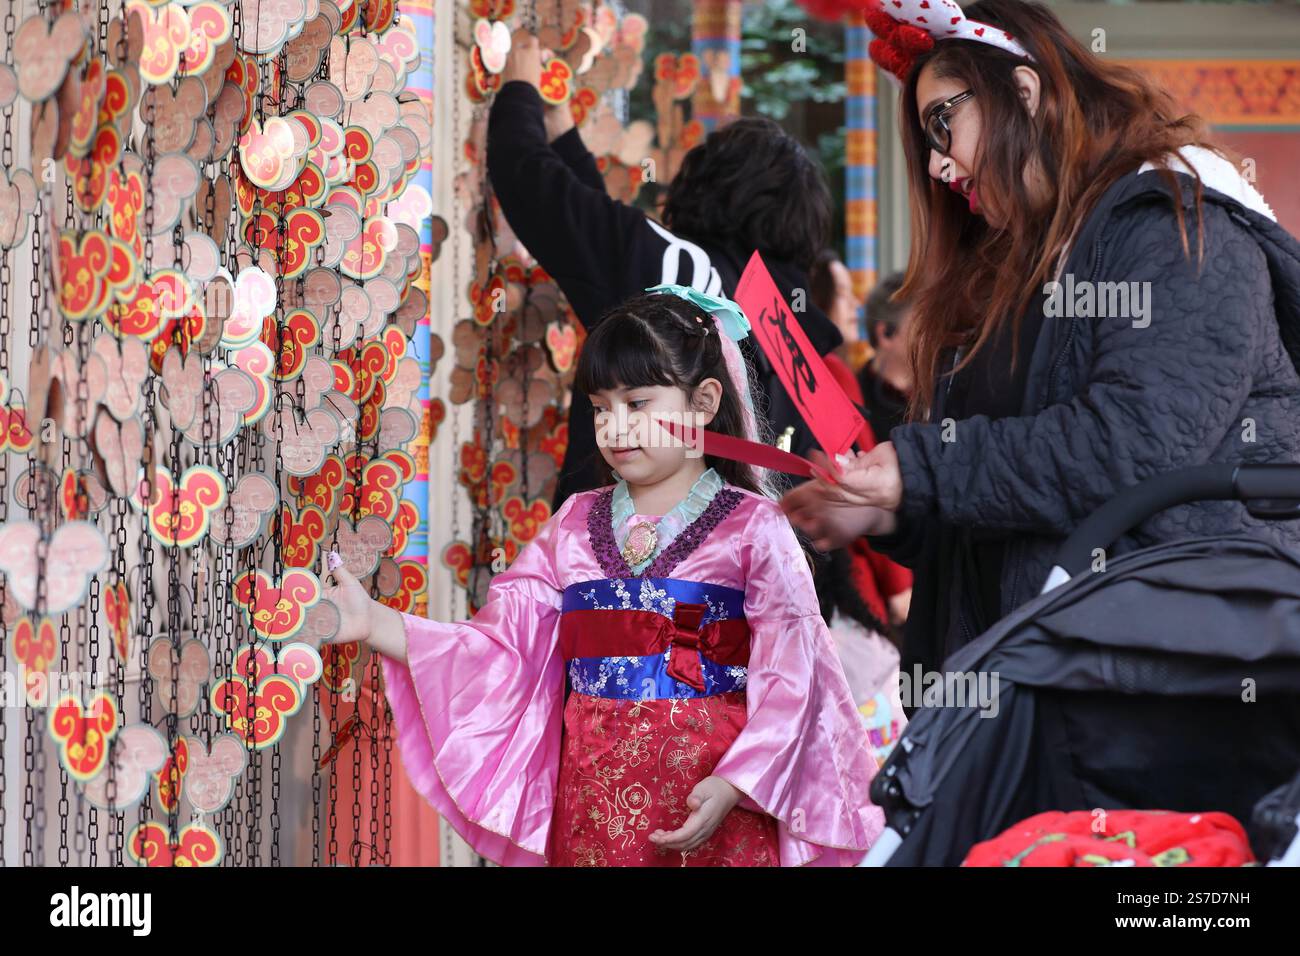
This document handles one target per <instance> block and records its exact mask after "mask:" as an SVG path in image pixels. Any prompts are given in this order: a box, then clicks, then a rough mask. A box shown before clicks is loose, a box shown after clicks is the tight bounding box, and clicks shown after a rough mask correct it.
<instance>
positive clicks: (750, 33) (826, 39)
mask: <svg viewBox="0 0 1300 956" xmlns="http://www.w3.org/2000/svg"><path fill="white" fill-rule="evenodd" d="M741 34H742V35H741V41H740V71H741V78H742V79H743V81H744V87H743V88H742V90H741V96H742V97H743V98H745V99H746V100H748V101H750V104H751V105H752V107H753V109H754V110H755V111H757V112H759V113H762V114H763V115H765V116H770V117H772V119H774V120H778V121H780V120H783V119H785V118H786V115H787V114H788V113H789V111H790V106H791V104H793V103H800V102H814V103H836V102H839V101H841V100H843V99H844V28H843V27H841V26H839V25H838V24H833V23H822V22H819V21H816V20H814V19H813V18H812V17H810V16H809V15H808V13H807V12H806V11H805V10H804V9H803V8H802V7H801V6H799V4H797V3H795V2H794V0H772V2H768V3H758V4H753V5H748V4H747V5H746V6H745V13H744V21H743V26H742V31H741Z"/></svg>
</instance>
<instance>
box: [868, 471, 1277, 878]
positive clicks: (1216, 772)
mask: <svg viewBox="0 0 1300 956" xmlns="http://www.w3.org/2000/svg"><path fill="white" fill-rule="evenodd" d="M1198 500H1240V501H1243V502H1245V503H1246V505H1247V508H1248V509H1249V510H1250V512H1251V514H1253V515H1255V516H1256V517H1262V518H1268V519H1278V520H1285V519H1297V518H1300V465H1258V466H1240V467H1234V466H1231V465H1209V466H1203V467H1198V468H1189V469H1185V470H1183V471H1179V472H1174V473H1172V474H1169V475H1162V476H1159V477H1157V478H1154V479H1151V480H1148V481H1145V482H1142V483H1141V484H1139V485H1136V486H1134V487H1132V488H1130V489H1128V490H1127V491H1125V492H1124V493H1122V494H1120V495H1118V496H1117V497H1116V498H1115V499H1114V500H1112V501H1110V502H1109V503H1107V504H1106V505H1105V506H1103V507H1102V508H1100V509H1098V510H1097V511H1096V512H1095V513H1094V514H1093V515H1092V516H1090V517H1089V518H1088V519H1087V520H1086V521H1084V522H1083V523H1082V524H1081V525H1080V526H1079V527H1078V528H1077V529H1076V530H1075V532H1074V533H1073V534H1072V535H1070V537H1069V539H1068V540H1067V541H1066V542H1065V543H1064V545H1062V547H1061V550H1060V552H1059V554H1058V556H1057V562H1056V563H1057V567H1056V568H1054V569H1053V571H1052V573H1051V575H1050V576H1049V577H1048V580H1047V582H1046V584H1045V586H1044V588H1043V591H1042V593H1041V594H1040V595H1039V596H1038V597H1037V598H1035V599H1034V600H1032V601H1030V602H1029V603H1027V604H1025V605H1024V606H1023V607H1021V608H1019V609H1017V610H1016V611H1015V612H1013V613H1012V614H1010V615H1008V616H1007V617H1006V618H1004V619H1003V620H1001V621H999V622H998V623H997V624H996V625H995V626H994V627H993V628H991V629H990V630H988V631H987V632H985V633H984V634H983V635H981V636H980V637H979V638H977V639H976V640H975V641H974V642H973V643H971V644H969V645H967V646H966V647H964V648H962V649H961V650H960V651H958V652H957V653H956V654H954V655H953V656H952V657H950V658H949V659H948V660H947V661H946V662H945V665H944V672H945V673H946V674H948V675H975V674H982V675H985V676H986V677H987V676H989V675H995V676H994V678H993V679H994V682H995V686H996V687H997V694H996V708H989V707H988V706H987V703H988V701H987V700H982V702H981V703H980V704H977V703H976V702H975V701H973V700H968V701H967V702H966V705H965V706H944V707H929V706H926V707H922V708H920V709H919V710H918V711H917V712H916V714H915V715H914V717H913V719H912V721H911V722H910V723H909V724H908V726H907V729H906V731H905V732H904V734H903V736H902V737H901V738H900V740H899V742H898V744H897V746H896V747H895V749H894V751H893V753H891V754H890V757H889V759H888V760H887V761H886V762H885V764H884V766H883V767H882V768H881V771H880V773H879V774H878V775H877V776H876V779H875V781H874V782H873V784H872V788H871V795H872V800H873V801H874V802H875V803H877V804H878V805H879V806H881V807H882V808H883V809H884V811H885V818H886V822H887V825H888V829H887V830H886V831H885V834H884V835H883V836H882V837H881V839H880V840H879V841H877V844H876V846H875V847H874V848H873V849H872V852H871V854H870V855H869V856H868V858H867V859H866V861H865V862H864V863H863V865H864V866H879V865H884V864H886V863H887V864H888V865H890V866H926V865H930V866H955V865H958V864H960V863H961V861H962V860H963V859H964V858H965V856H966V854H967V852H968V851H969V850H970V848H971V847H972V846H973V845H974V844H976V843H978V842H981V841H983V840H987V839H990V838H992V837H994V836H996V835H998V834H999V833H1001V832H1002V831H1003V830H1004V829H1006V828H1007V827H1009V826H1011V825H1012V824H1014V823H1016V822H1018V821H1020V820H1023V819H1025V818H1026V817H1029V816H1032V815H1034V814H1036V813H1040V812H1043V811H1046V810H1062V811H1070V810H1092V809H1094V808H1105V809H1140V810H1141V809H1151V810H1154V809H1159V810H1175V811H1183V812H1199V811H1208V810H1221V811H1224V812H1227V813H1230V814H1232V815H1233V816H1234V817H1236V818H1237V819H1238V820H1239V821H1241V823H1242V824H1243V825H1244V826H1246V828H1247V832H1248V835H1249V837H1250V840H1251V845H1252V847H1253V848H1254V850H1255V852H1256V855H1257V856H1258V858H1259V859H1260V860H1261V861H1265V860H1268V859H1270V858H1271V857H1274V856H1282V855H1283V854H1284V853H1285V854H1286V857H1287V860H1288V862H1290V861H1292V860H1294V859H1296V858H1297V857H1300V837H1296V835H1295V827H1296V820H1297V814H1300V553H1297V552H1294V551H1288V550H1286V549H1284V548H1280V547H1278V546H1277V545H1275V544H1273V543H1271V542H1269V541H1267V540H1264V539H1262V538H1251V537H1245V536H1240V537H1219V538H1195V539H1189V540H1185V541H1178V542H1173V543H1169V544H1163V545H1159V546H1156V547H1151V548H1145V549H1142V550H1139V551H1134V552H1132V553H1130V554H1126V555H1124V556H1122V557H1119V558H1114V559H1113V560H1111V561H1110V563H1109V565H1108V566H1107V567H1106V570H1105V571H1104V572H1102V573H1092V572H1091V570H1090V569H1091V566H1092V562H1093V554H1094V550H1093V549H1094V548H1100V547H1106V546H1108V545H1110V544H1111V543H1112V542H1113V541H1114V540H1116V539H1117V538H1118V537H1120V535H1122V534H1123V533H1124V532H1126V531H1127V530H1128V529H1130V528H1132V527H1135V526H1136V525H1138V524H1139V523H1141V522H1142V521H1143V520H1145V519H1146V518H1147V517H1149V516H1151V515H1154V514H1156V513H1158V512H1159V511H1162V510H1164V509H1165V508H1169V507H1172V506H1174V505H1177V504H1182V503H1186V502H1191V501H1198ZM991 710H992V711H993V713H990V711H991ZM981 714H985V715H987V716H981ZM1257 805H1258V812H1255V811H1256V810H1257ZM1287 843H1292V846H1291V849H1290V850H1289V851H1288V850H1287Z"/></svg>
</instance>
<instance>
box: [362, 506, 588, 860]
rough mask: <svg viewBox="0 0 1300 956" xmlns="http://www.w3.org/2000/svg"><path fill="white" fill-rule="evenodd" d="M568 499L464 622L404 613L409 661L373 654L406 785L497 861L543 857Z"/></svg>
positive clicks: (551, 783) (560, 672)
mask: <svg viewBox="0 0 1300 956" xmlns="http://www.w3.org/2000/svg"><path fill="white" fill-rule="evenodd" d="M574 500H575V499H574V498H570V499H569V500H568V501H567V502H565V504H564V505H563V506H562V507H561V508H560V510H559V512H558V513H557V514H556V515H555V516H554V517H552V518H551V520H550V521H548V522H547V523H546V524H545V525H544V526H543V527H542V529H541V531H539V532H538V535H537V537H536V538H535V539H534V540H533V541H532V542H530V543H529V544H528V545H527V546H526V547H525V548H524V550H523V551H522V552H521V553H520V554H519V556H518V557H517V558H516V559H515V561H514V563H513V564H512V565H511V566H510V567H509V568H508V569H507V570H505V571H503V572H501V573H500V574H498V575H497V576H496V577H495V578H493V579H492V583H491V585H490V587H489V589H488V596H487V601H486V602H485V603H484V605H483V607H482V608H481V609H480V610H479V612H478V613H477V614H476V615H474V618H473V619H472V620H470V621H466V622H463V623H458V624H440V623H437V622H435V621H429V620H426V619H424V618H420V617H415V616H413V615H409V614H404V615H403V618H404V620H405V623H406V639H407V651H406V653H407V663H406V664H405V665H403V664H401V663H398V662H397V661H394V660H391V659H390V658H384V659H383V661H382V668H383V672H384V685H385V688H386V691H387V694H388V701H389V704H390V706H391V707H392V709H393V717H394V722H395V725H396V729H397V744H398V751H399V752H400V754H401V757H402V765H403V767H404V768H405V769H406V772H407V775H408V776H409V777H410V779H411V782H412V784H413V785H414V786H415V788H416V789H417V790H418V791H419V792H420V793H421V794H422V795H423V796H424V798H425V799H426V800H428V801H429V802H430V803H431V804H432V805H433V806H434V807H435V808H436V809H437V811H438V812H439V813H441V814H442V815H443V816H444V817H446V818H447V820H448V821H449V822H450V823H451V825H452V827H453V828H455V830H456V832H457V833H459V834H460V835H461V836H462V837H463V838H464V839H465V840H466V842H467V843H469V845H470V846H472V847H473V848H474V850H475V852H477V853H479V854H480V855H482V856H484V857H487V858H488V859H490V860H493V861H494V862H497V863H500V864H502V865H504V866H544V865H545V863H546V842H547V835H548V833H549V830H550V825H551V814H552V811H553V808H554V803H555V787H556V776H557V774H558V772H559V759H560V733H561V720H562V710H563V699H564V668H563V662H562V661H561V660H560V656H559V650H558V647H557V642H556V635H557V633H558V625H559V619H560V608H561V597H562V588H561V586H560V582H559V576H558V570H557V567H556V565H557V563H558V562H557V561H556V556H555V546H556V538H557V535H558V533H559V526H560V524H561V522H562V520H563V519H564V516H565V515H566V514H567V512H568V511H569V509H570V508H571V506H572V504H573V502H574Z"/></svg>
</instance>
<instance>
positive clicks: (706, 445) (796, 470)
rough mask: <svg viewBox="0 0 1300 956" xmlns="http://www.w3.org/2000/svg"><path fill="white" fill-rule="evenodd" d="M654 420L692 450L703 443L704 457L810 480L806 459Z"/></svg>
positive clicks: (754, 442) (704, 431)
mask: <svg viewBox="0 0 1300 956" xmlns="http://www.w3.org/2000/svg"><path fill="white" fill-rule="evenodd" d="M656 421H658V422H659V424H660V425H662V426H663V427H664V428H667V429H668V430H669V431H670V432H672V433H673V434H674V435H676V436H677V437H678V438H680V439H681V440H682V441H684V442H686V444H687V445H689V446H690V447H692V448H696V447H700V444H699V443H700V442H701V441H703V446H702V447H700V450H701V451H702V452H703V453H704V454H706V455H713V456H714V457H717V458H727V459H730V460H731V461H743V462H744V463H745V464H747V465H755V466H757V467H759V468H770V469H771V470H773V471H784V472H785V473H787V474H790V475H798V476H799V477H801V478H811V477H813V467H814V466H813V463H812V462H810V461H809V460H808V459H807V458H801V457H800V456H799V455H792V454H791V453H790V452H788V451H782V450H781V449H779V448H774V447H772V446H771V445H764V444H763V443H762V442H756V441H748V440H746V439H744V438H733V437H732V436H731V435H722V434H719V433H718V432H711V431H708V430H706V429H703V428H687V427H686V426H684V425H682V424H681V423H679V422H674V421H670V420H668V419H664V418H659V419H656Z"/></svg>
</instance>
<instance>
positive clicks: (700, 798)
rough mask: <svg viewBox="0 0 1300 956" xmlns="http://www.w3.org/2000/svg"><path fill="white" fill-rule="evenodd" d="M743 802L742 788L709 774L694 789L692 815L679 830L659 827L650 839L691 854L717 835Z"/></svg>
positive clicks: (689, 800)
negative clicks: (732, 809) (737, 805)
mask: <svg viewBox="0 0 1300 956" xmlns="http://www.w3.org/2000/svg"><path fill="white" fill-rule="evenodd" d="M739 802H740V791H739V790H737V789H736V788H735V787H733V786H732V785H731V784H729V783H727V781H725V780H723V779H722V778H721V777H705V778H704V779H703V780H701V781H700V782H699V783H697V784H696V785H695V787H694V789H692V790H691V793H690V796H688V797H687V798H686V806H687V807H688V808H690V811H691V815H690V816H688V817H687V818H686V822H685V823H683V824H682V825H681V826H680V827H678V828H677V829H676V830H655V831H654V833H651V834H650V842H651V843H654V844H655V845H656V846H661V847H663V848H664V849H665V850H680V851H681V852H682V853H688V852H690V851H691V850H694V849H695V848H696V847H697V846H699V845H700V844H701V843H703V842H704V841H705V840H707V839H708V838H709V837H711V836H713V831H714V830H716V829H717V828H718V827H719V826H720V825H721V823H722V819H723V817H725V816H726V815H727V814H728V813H730V812H731V808H732V807H734V806H735V805H736V804H737V803H739Z"/></svg>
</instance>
